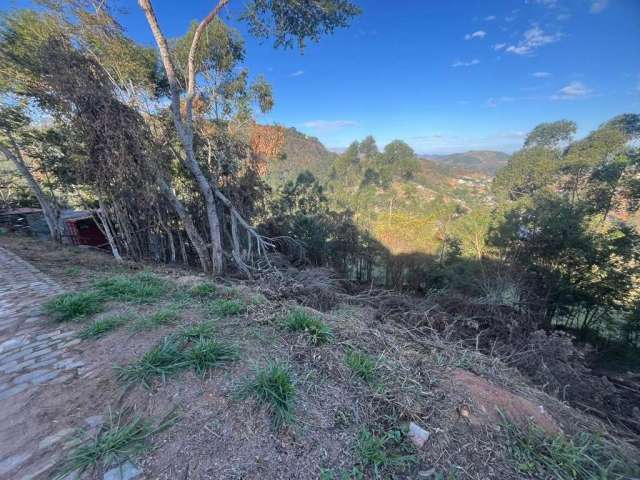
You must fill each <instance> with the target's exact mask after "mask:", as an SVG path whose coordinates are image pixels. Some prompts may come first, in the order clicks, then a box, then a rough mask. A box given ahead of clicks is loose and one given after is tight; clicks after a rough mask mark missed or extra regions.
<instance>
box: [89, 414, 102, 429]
mask: <svg viewBox="0 0 640 480" xmlns="http://www.w3.org/2000/svg"><path fill="white" fill-rule="evenodd" d="M84 421H85V423H86V424H87V425H89V428H96V427H99V426H100V425H102V424H103V423H104V415H93V416H92V417H87V418H85V419H84Z"/></svg>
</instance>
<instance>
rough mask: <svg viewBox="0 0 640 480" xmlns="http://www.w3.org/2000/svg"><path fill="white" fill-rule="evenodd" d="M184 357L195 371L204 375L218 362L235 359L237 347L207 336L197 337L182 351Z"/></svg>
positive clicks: (237, 354) (237, 355) (237, 356)
mask: <svg viewBox="0 0 640 480" xmlns="http://www.w3.org/2000/svg"><path fill="white" fill-rule="evenodd" d="M184 358H185V360H186V361H187V362H188V363H189V365H191V366H192V367H193V368H194V369H195V371H196V373H198V374H199V375H204V374H205V373H207V371H208V370H210V369H212V368H215V367H216V366H218V365H219V364H220V363H224V362H231V361H233V360H237V359H238V358H239V353H238V349H237V348H236V347H234V346H232V345H228V344H226V343H224V342H219V341H217V340H212V339H209V338H199V339H198V340H196V342H195V343H194V344H193V346H192V347H191V348H189V349H188V350H186V351H185V352H184Z"/></svg>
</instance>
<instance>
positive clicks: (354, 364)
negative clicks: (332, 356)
mask: <svg viewBox="0 0 640 480" xmlns="http://www.w3.org/2000/svg"><path fill="white" fill-rule="evenodd" d="M344 363H345V364H346V365H347V367H349V368H350V369H351V371H352V372H353V373H354V374H355V375H357V376H358V377H360V378H361V379H362V380H364V381H365V382H366V383H368V384H372V383H374V381H375V380H376V377H377V375H376V370H377V365H376V361H375V359H374V358H373V357H371V356H370V355H368V354H366V353H364V352H360V351H357V350H349V351H347V353H346V355H345V357H344Z"/></svg>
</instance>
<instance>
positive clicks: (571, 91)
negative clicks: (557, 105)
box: [551, 82, 593, 100]
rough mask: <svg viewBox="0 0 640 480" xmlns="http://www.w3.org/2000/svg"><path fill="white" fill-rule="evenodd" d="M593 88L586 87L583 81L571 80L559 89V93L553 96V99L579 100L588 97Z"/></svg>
mask: <svg viewBox="0 0 640 480" xmlns="http://www.w3.org/2000/svg"><path fill="white" fill-rule="evenodd" d="M592 92H593V90H591V89H589V88H587V87H586V85H585V84H583V83H582V82H571V83H569V84H568V85H566V86H564V87H562V88H561V89H560V90H558V93H556V94H555V95H553V96H552V97H551V99H552V100H578V99H580V98H587V97H588V96H590V95H591V93H592Z"/></svg>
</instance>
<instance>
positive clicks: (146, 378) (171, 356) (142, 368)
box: [116, 337, 190, 388]
mask: <svg viewBox="0 0 640 480" xmlns="http://www.w3.org/2000/svg"><path fill="white" fill-rule="evenodd" d="M189 365H190V364H189V361H188V360H186V359H185V358H184V354H183V352H182V343H181V342H179V341H177V340H176V339H175V338H171V337H165V338H164V339H163V340H162V341H161V342H160V343H159V344H158V345H156V346H155V347H153V348H152V349H151V350H149V351H147V352H146V353H145V354H144V355H143V356H142V358H140V360H137V361H135V362H133V363H130V364H129V365H127V366H125V367H116V369H117V372H118V374H117V377H118V380H120V381H121V382H122V383H125V384H130V383H141V384H142V385H144V386H145V387H146V388H150V387H151V382H152V381H153V380H154V379H156V378H160V379H161V380H162V382H163V383H164V382H165V381H166V379H167V377H168V376H169V375H172V374H175V373H177V372H179V371H180V370H183V369H185V368H188V367H189Z"/></svg>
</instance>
